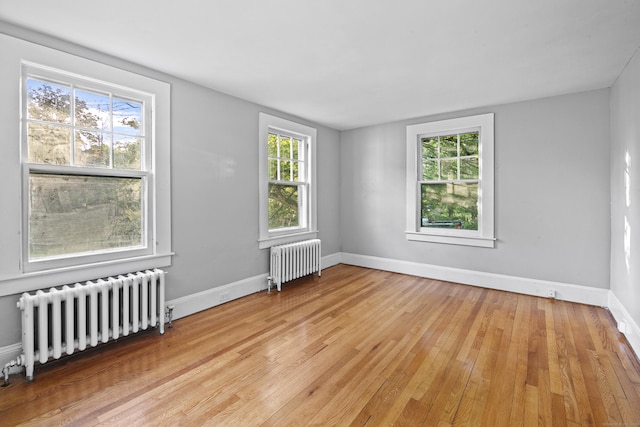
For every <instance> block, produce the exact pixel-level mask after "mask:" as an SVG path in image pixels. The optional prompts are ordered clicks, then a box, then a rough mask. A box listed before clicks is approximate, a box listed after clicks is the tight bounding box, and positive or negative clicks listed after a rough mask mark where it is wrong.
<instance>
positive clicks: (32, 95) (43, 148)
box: [22, 66, 153, 269]
mask: <svg viewBox="0 0 640 427" xmlns="http://www.w3.org/2000/svg"><path fill="white" fill-rule="evenodd" d="M23 77H24V84H23V88H24V93H23V98H22V99H23V112H22V114H23V117H24V118H25V120H24V123H23V126H24V128H23V150H22V153H23V163H24V173H25V178H26V179H25V180H24V183H23V185H24V190H23V191H24V193H23V194H24V197H23V201H24V206H23V207H24V211H25V212H26V213H27V214H26V215H25V224H24V229H25V231H26V233H25V244H24V251H25V254H24V258H25V261H26V262H25V265H26V266H27V268H28V269H41V266H42V265H46V264H49V265H67V264H75V263H77V262H78V261H77V260H78V258H82V257H84V258H86V257H89V256H91V255H96V254H98V253H99V254H100V257H101V258H103V259H104V257H105V256H107V257H114V255H115V256H122V252H128V253H129V255H131V254H132V253H136V254H149V253H150V250H151V246H150V244H149V236H150V233H149V230H148V226H149V222H150V221H149V219H148V218H147V216H146V213H147V212H149V211H150V210H151V209H152V206H153V204H152V203H150V199H149V195H150V194H151V191H150V185H151V183H152V180H151V179H150V172H151V170H150V167H149V165H150V163H151V162H150V159H149V158H148V155H149V154H150V152H151V150H150V147H149V144H148V141H149V139H150V138H148V135H151V129H150V126H151V120H150V118H149V116H148V111H149V109H150V104H151V96H149V95H145V94H142V93H131V92H129V91H126V90H124V89H122V88H117V89H116V88H112V87H110V86H108V85H106V84H104V83H102V84H100V83H97V82H89V81H84V80H83V79H81V78H77V77H72V76H70V75H65V74H63V73H60V72H53V71H51V70H45V69H42V68H38V67H35V66H25V67H24V71H23ZM116 90H117V91H116ZM117 253H120V254H119V255H116V254H117ZM63 259H66V261H63Z"/></svg>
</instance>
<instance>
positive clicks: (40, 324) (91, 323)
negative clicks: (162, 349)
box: [5, 269, 165, 382]
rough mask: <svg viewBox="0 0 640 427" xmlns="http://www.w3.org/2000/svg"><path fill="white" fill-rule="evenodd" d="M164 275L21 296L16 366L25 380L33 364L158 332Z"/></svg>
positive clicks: (158, 273) (158, 272)
mask: <svg viewBox="0 0 640 427" xmlns="http://www.w3.org/2000/svg"><path fill="white" fill-rule="evenodd" d="M164 276H165V272H164V271H162V270H159V269H154V270H146V271H144V272H138V273H130V274H127V275H120V276H118V277H109V278H108V279H98V280H91V281H88V282H85V283H84V284H80V283H76V284H75V285H74V286H67V285H65V286H63V287H62V288H61V289H56V288H51V289H49V291H47V292H45V291H43V290H39V291H37V292H36V293H35V294H33V295H32V294H29V293H24V294H22V296H21V297H20V299H19V300H18V308H20V309H21V310H22V354H21V355H20V356H19V357H18V360H17V365H19V366H20V365H22V366H24V367H25V370H26V375H27V380H29V381H32V380H33V370H34V363H35V361H39V362H40V363H45V362H47V360H49V359H51V358H52V359H58V358H60V356H61V355H62V354H63V352H64V353H66V354H72V353H73V352H74V351H75V350H78V351H82V350H85V349H86V348H87V347H88V346H90V347H95V346H96V345H98V344H99V343H106V342H107V341H109V340H110V339H117V338H119V337H121V336H123V337H124V336H127V335H129V334H132V333H136V332H138V331H140V330H145V329H147V328H149V327H155V326H158V327H159V329H160V333H161V334H164ZM5 382H6V377H5Z"/></svg>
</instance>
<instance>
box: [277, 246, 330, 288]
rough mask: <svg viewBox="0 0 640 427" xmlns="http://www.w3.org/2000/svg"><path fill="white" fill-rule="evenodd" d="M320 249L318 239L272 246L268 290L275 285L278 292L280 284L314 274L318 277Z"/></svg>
mask: <svg viewBox="0 0 640 427" xmlns="http://www.w3.org/2000/svg"><path fill="white" fill-rule="evenodd" d="M320 249H321V245H320V239H311V240H304V241H301V242H295V243H288V244H286V245H279V246H272V247H271V271H270V276H269V285H268V286H269V290H271V286H272V284H275V285H276V286H277V287H278V291H280V290H282V283H284V282H288V281H289V280H293V279H297V278H299V277H302V276H306V275H309V274H313V273H315V272H318V276H320V275H321V273H322V270H321V267H320Z"/></svg>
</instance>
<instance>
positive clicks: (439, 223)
mask: <svg viewBox="0 0 640 427" xmlns="http://www.w3.org/2000/svg"><path fill="white" fill-rule="evenodd" d="M421 187H422V188H421V195H422V196H421V214H422V226H423V227H431V228H459V229H464V230H477V229H478V184H477V183H469V184H464V183H463V184H422V186H421Z"/></svg>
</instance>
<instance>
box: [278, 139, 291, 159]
mask: <svg viewBox="0 0 640 427" xmlns="http://www.w3.org/2000/svg"><path fill="white" fill-rule="evenodd" d="M280 157H283V158H285V159H290V158H291V138H289V137H286V136H280Z"/></svg>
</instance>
